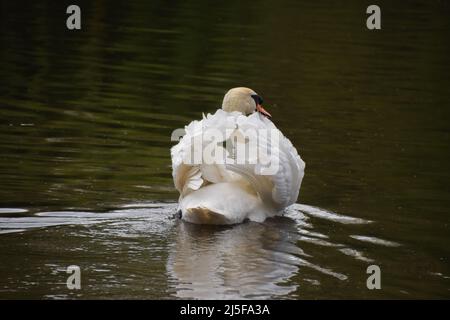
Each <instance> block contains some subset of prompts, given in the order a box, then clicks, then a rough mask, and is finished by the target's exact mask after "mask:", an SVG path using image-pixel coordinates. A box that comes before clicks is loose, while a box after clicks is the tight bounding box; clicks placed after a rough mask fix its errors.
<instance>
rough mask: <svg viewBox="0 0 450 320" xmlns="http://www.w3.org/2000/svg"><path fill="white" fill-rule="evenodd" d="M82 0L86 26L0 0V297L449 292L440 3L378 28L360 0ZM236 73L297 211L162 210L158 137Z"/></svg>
mask: <svg viewBox="0 0 450 320" xmlns="http://www.w3.org/2000/svg"><path fill="white" fill-rule="evenodd" d="M77 3H78V4H79V5H80V7H81V10H82V30H81V31H69V30H67V29H66V26H65V20H66V17H67V15H66V14H65V11H66V7H67V5H68V4H71V3H69V2H64V1H58V2H56V3H53V2H51V1H35V2H25V1H6V0H2V1H0V27H1V31H0V48H1V49H0V61H1V63H0V208H1V209H0V233H1V234H0V240H1V241H0V298H77V297H79V298H140V299H141V298H143V299H147V298H158V299H159V298H163V299H166V298H176V297H187V298H283V299H284V298H287V299H304V298H312V299H317V298H318V299H320V298H334V299H340V298H407V299H408V298H449V297H450V262H449V254H450V232H449V231H450V227H449V220H450V219H449V214H450V213H449V207H450V188H449V185H448V181H449V178H450V161H449V160H450V151H449V143H450V131H449V123H450V90H449V88H450V76H449V75H450V19H449V16H450V3H448V2H445V1H425V0H420V1H419V0H418V1H409V2H408V3H406V2H404V1H397V2H396V3H395V4H394V3H392V1H378V3H377V4H378V5H379V6H380V7H381V10H382V30H379V31H369V30H367V28H366V26H365V20H366V17H367V15H366V14H365V10H366V7H367V6H368V5H369V4H371V3H366V2H365V1H360V2H353V3H352V2H349V1H346V2H343V1H342V2H334V1H323V2H322V1H321V2H320V3H319V2H317V1H316V2H314V3H310V2H307V1H285V2H279V1H272V0H267V1H264V0H263V1H251V2H248V3H246V4H244V3H242V2H241V1H239V2H238V1H227V2H223V3H214V4H213V3H210V2H208V1H191V2H189V3H188V2H187V1H170V2H167V1H143V0H142V1H132V2H131V1H130V2H128V1H120V2H119V1H117V2H116V1H115V2H114V4H113V2H108V3H107V2H106V1H78V2H77ZM235 86H248V87H251V88H253V89H254V90H255V91H257V92H258V93H259V94H260V95H261V96H263V97H264V100H265V102H266V105H267V109H268V110H269V112H271V113H272V115H273V121H274V122H275V124H276V125H277V126H278V127H279V128H280V129H281V131H283V132H284V134H285V135H286V136H287V137H289V138H290V139H291V141H292V142H293V144H294V145H295V146H296V147H297V149H298V151H299V153H300V154H301V155H302V158H303V159H304V160H305V162H306V164H307V166H306V175H305V178H304V180H303V184H302V189H301V192H300V198H299V203H302V204H306V205H299V206H295V207H293V208H291V209H290V210H289V212H288V213H287V214H286V216H285V217H281V218H276V219H270V220H267V221H266V222H264V223H262V224H258V223H245V224H242V225H239V226H234V227H226V228H210V227H204V226H195V225H189V224H186V223H183V222H180V221H177V220H174V219H171V217H172V215H173V213H174V211H175V208H176V201H177V198H178V195H177V192H176V190H175V189H174V187H173V184H172V178H171V169H170V154H169V148H170V147H171V145H172V144H173V143H172V142H171V141H170V135H171V132H172V131H173V130H174V129H176V128H181V127H183V126H184V125H186V124H187V123H189V122H190V121H192V120H194V119H198V118H200V117H201V112H214V111H215V110H216V109H217V108H218V107H219V106H220V102H221V99H222V96H223V94H224V93H225V92H226V90H228V89H229V88H231V87H235ZM310 206H314V207H310ZM324 210H326V211H324ZM332 212H334V213H335V214H333V213H332ZM350 217H354V218H355V219H351V218H350ZM369 221H370V222H369ZM72 264H75V265H78V266H80V268H81V273H82V281H81V285H82V289H81V290H69V289H67V287H66V284H65V282H66V279H67V277H68V275H67V274H66V272H65V271H66V268H67V266H69V265H72ZM371 264H376V265H378V266H380V268H381V274H382V276H381V285H382V288H381V290H368V289H367V288H366V278H367V277H368V275H367V274H366V268H367V266H368V265H371Z"/></svg>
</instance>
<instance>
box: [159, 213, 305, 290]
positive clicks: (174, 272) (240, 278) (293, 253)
mask: <svg viewBox="0 0 450 320" xmlns="http://www.w3.org/2000/svg"><path fill="white" fill-rule="evenodd" d="M277 220H278V223H282V224H283V228H278V227H274V226H271V225H270V224H269V223H264V224H260V223H255V222H246V223H243V224H240V225H235V226H231V227H217V226H216V227H214V226H202V225H194V224H190V223H187V222H183V221H179V222H178V223H177V225H176V226H175V228H177V230H176V232H175V234H176V241H175V243H174V245H173V246H172V248H171V250H170V254H169V258H168V262H167V270H168V274H169V276H170V277H171V278H172V282H174V287H175V288H174V289H175V291H176V292H175V296H176V297H179V298H198V299H240V298H270V297H276V296H283V295H287V294H289V293H290V292H293V291H295V290H296V289H297V285H296V284H295V283H294V282H292V281H290V277H292V276H293V275H294V274H296V272H297V271H298V265H299V264H300V262H301V259H300V258H298V257H297V256H298V255H303V252H302V251H301V250H300V249H299V248H297V246H296V245H295V243H293V242H292V239H291V237H290V232H289V230H291V231H292V232H295V229H296V224H295V222H294V221H293V220H291V219H289V218H280V217H279V218H277Z"/></svg>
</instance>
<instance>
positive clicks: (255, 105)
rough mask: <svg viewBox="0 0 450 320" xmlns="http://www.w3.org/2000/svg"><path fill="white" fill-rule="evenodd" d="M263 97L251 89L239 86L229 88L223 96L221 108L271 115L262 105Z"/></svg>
mask: <svg viewBox="0 0 450 320" xmlns="http://www.w3.org/2000/svg"><path fill="white" fill-rule="evenodd" d="M262 103H263V99H262V98H261V97H260V96H259V95H258V94H257V93H256V92H255V91H253V90H252V89H250V88H245V87H239V88H233V89H230V90H229V91H228V92H227V93H226V94H225V97H223V102H222V109H223V110H224V111H227V112H233V111H238V112H242V113H243V114H245V115H248V114H251V113H254V112H260V113H262V114H263V115H265V116H266V117H269V118H271V117H272V116H271V115H270V113H268V112H267V111H266V110H264V108H263V107H262Z"/></svg>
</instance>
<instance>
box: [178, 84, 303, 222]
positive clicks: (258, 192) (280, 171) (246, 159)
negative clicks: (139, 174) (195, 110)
mask: <svg viewBox="0 0 450 320" xmlns="http://www.w3.org/2000/svg"><path fill="white" fill-rule="evenodd" d="M262 102H263V101H262V98H261V97H260V96H259V95H257V94H256V93H255V92H254V91H253V90H251V89H249V88H244V87H239V88H233V89H231V90H229V91H228V92H227V93H226V94H225V97H224V99H223V102H222V109H219V110H217V111H216V113H215V114H213V115H211V114H208V115H207V116H206V117H205V116H204V115H203V119H202V120H200V121H192V122H191V123H190V124H189V125H188V126H186V127H185V135H184V136H183V138H182V139H181V140H180V141H179V143H178V144H177V145H175V146H173V147H172V149H171V156H172V176H173V181H174V184H175V187H176V188H177V190H178V191H179V192H180V199H179V208H178V210H179V213H180V214H181V218H182V219H183V220H185V221H188V222H192V223H200V224H235V223H240V222H243V221H244V220H245V219H250V220H252V221H257V222H262V221H264V220H265V219H266V218H267V217H272V216H275V215H276V214H278V213H280V212H282V211H283V209H284V208H286V207H287V206H289V205H291V204H293V203H295V202H296V201H297V197H298V193H299V190H300V185H301V182H302V179H303V174H304V168H305V163H304V162H303V160H302V159H301V158H300V156H299V155H298V153H297V150H296V149H295V147H294V146H293V145H292V143H291V142H290V141H289V140H288V139H287V138H285V137H284V136H283V134H282V133H281V132H280V131H279V130H278V129H277V128H276V127H275V125H274V124H273V123H272V121H270V120H269V119H268V118H269V117H271V116H270V114H269V113H268V112H267V111H266V110H264V108H263V107H262V106H261V104H262Z"/></svg>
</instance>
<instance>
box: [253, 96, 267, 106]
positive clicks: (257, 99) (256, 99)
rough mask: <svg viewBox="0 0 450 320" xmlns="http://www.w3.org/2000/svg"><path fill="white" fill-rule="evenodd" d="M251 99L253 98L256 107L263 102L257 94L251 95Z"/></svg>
mask: <svg viewBox="0 0 450 320" xmlns="http://www.w3.org/2000/svg"><path fill="white" fill-rule="evenodd" d="M252 98H253V100H255V103H256V105H258V104H259V105H261V104H263V102H264V100H263V98H261V97H260V96H258V95H257V94H252Z"/></svg>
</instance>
